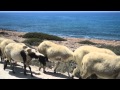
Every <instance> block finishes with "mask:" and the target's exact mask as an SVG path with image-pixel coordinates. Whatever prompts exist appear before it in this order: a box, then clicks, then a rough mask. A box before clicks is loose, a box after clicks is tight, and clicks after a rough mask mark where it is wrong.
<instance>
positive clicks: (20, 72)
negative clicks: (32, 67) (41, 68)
mask: <svg viewBox="0 0 120 90" xmlns="http://www.w3.org/2000/svg"><path fill="white" fill-rule="evenodd" d="M27 68H28V67H27ZM7 69H10V70H11V67H10V66H8V67H7ZM26 71H27V75H24V69H23V68H22V67H15V73H13V72H12V70H11V71H9V74H10V75H12V76H15V77H18V78H25V79H42V78H39V77H36V76H35V75H38V73H35V72H33V71H32V72H33V77H31V75H30V71H29V70H26Z"/></svg>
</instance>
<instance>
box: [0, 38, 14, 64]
mask: <svg viewBox="0 0 120 90" xmlns="http://www.w3.org/2000/svg"><path fill="white" fill-rule="evenodd" d="M14 42H16V41H14V40H12V39H4V40H3V41H2V42H1V43H0V52H1V62H2V61H3V58H5V55H4V48H5V46H6V45H8V44H9V43H14Z"/></svg>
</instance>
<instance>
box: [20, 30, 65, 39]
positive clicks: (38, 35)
mask: <svg viewBox="0 0 120 90" xmlns="http://www.w3.org/2000/svg"><path fill="white" fill-rule="evenodd" d="M22 37H23V38H40V39H41V40H44V39H46V40H56V41H65V39H63V38H60V37H58V36H54V35H48V34H45V33H37V32H33V33H31V32H30V33H26V34H25V35H23V36H22Z"/></svg>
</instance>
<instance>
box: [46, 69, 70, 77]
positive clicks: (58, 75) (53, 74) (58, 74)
mask: <svg viewBox="0 0 120 90" xmlns="http://www.w3.org/2000/svg"><path fill="white" fill-rule="evenodd" d="M45 74H48V75H52V76H55V77H60V78H66V79H69V77H68V76H66V75H63V74H61V73H53V72H48V71H47V72H46V73H45Z"/></svg>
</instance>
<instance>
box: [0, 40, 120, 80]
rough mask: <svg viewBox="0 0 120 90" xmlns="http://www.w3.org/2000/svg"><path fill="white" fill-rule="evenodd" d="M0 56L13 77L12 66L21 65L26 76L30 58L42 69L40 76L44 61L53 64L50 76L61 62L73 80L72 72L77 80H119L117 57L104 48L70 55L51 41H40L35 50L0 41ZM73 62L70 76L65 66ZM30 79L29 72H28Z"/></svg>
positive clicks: (119, 59)
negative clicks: (77, 74)
mask: <svg viewBox="0 0 120 90" xmlns="http://www.w3.org/2000/svg"><path fill="white" fill-rule="evenodd" d="M0 55H1V61H4V70H5V69H6V67H7V64H8V62H10V65H11V68H12V70H13V73H15V70H14V66H15V62H23V65H24V74H25V75H26V67H29V69H30V71H31V67H30V62H31V60H32V59H33V58H36V59H37V60H39V62H40V63H41V64H42V65H43V67H39V70H40V69H41V68H43V72H44V73H45V72H46V70H45V68H46V63H47V62H48V61H54V62H56V65H55V67H54V73H56V69H57V67H58V66H59V64H60V62H64V63H65V64H66V65H67V67H68V70H67V72H68V76H69V77H72V78H74V76H75V74H76V72H78V71H79V72H80V75H79V76H80V78H82V79H87V78H91V76H92V75H93V74H94V75H96V76H97V79H116V78H119V72H120V56H117V55H116V54H115V53H114V52H112V51H111V50H109V49H105V48H98V47H95V46H89V45H85V46H80V47H79V48H77V49H76V50H75V51H74V52H73V51H72V50H70V49H69V48H67V47H66V46H63V45H59V44H55V43H53V42H51V41H47V40H45V41H43V42H42V43H40V44H39V46H38V47H37V49H34V48H32V47H30V46H27V45H25V44H24V43H20V42H16V41H14V40H11V39H6V38H0ZM71 60H72V61H75V62H76V64H77V65H76V68H75V69H74V70H73V73H72V76H70V74H69V73H70V72H69V67H70V65H68V64H67V63H66V62H68V61H71ZM31 76H33V75H32V71H31Z"/></svg>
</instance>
